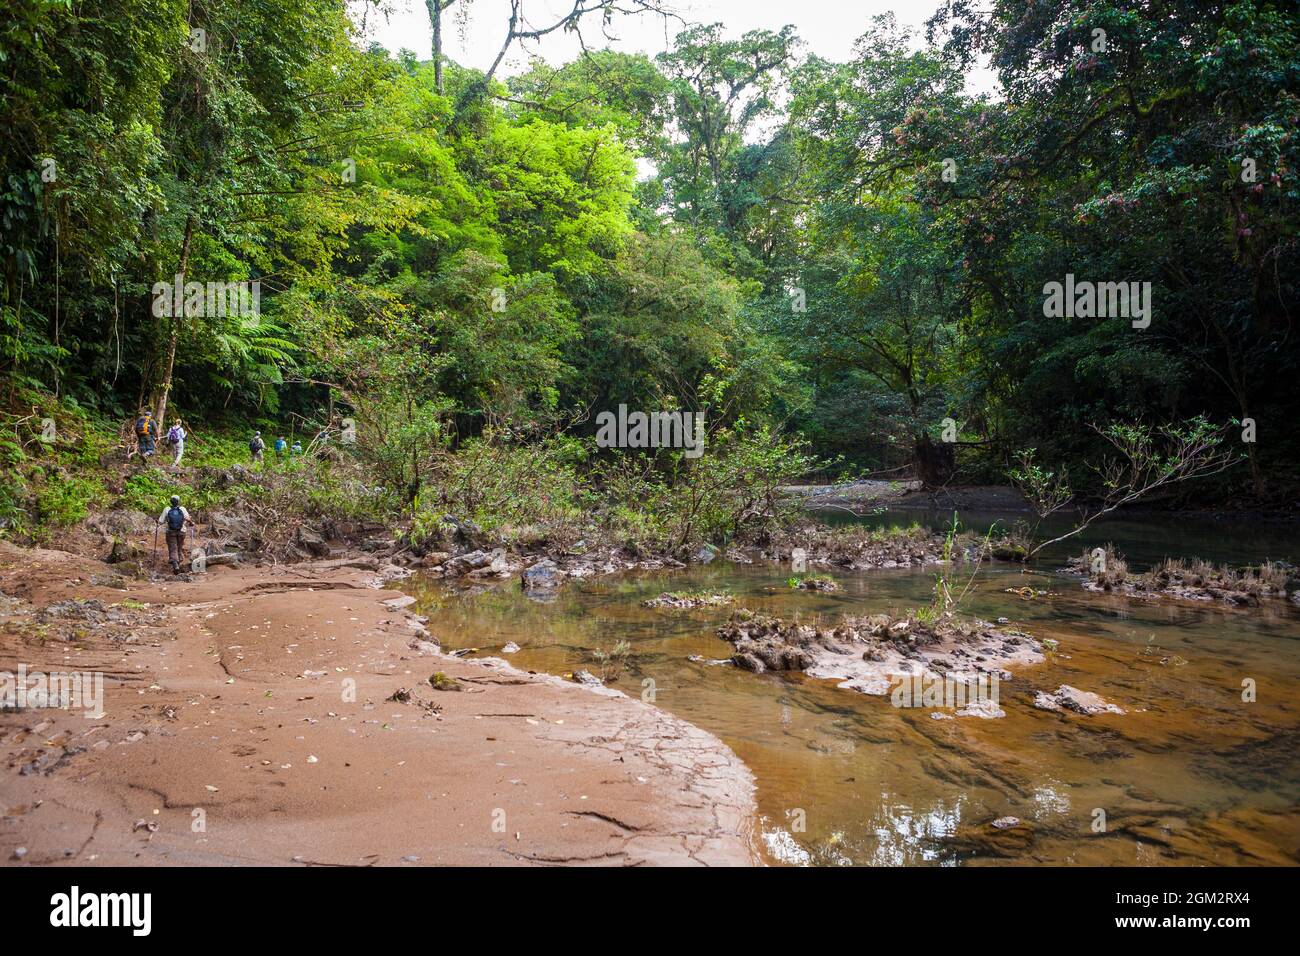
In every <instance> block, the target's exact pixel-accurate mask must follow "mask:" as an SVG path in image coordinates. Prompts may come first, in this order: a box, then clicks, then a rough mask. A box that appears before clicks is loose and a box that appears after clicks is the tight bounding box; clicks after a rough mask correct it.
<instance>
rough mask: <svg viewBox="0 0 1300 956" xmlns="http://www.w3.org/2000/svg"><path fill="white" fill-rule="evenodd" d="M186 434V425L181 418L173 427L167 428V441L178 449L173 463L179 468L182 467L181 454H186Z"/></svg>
mask: <svg viewBox="0 0 1300 956" xmlns="http://www.w3.org/2000/svg"><path fill="white" fill-rule="evenodd" d="M185 434H186V432H185V426H184V425H183V424H182V423H181V420H180V419H179V418H178V419H176V421H175V423H174V424H173V425H172V427H171V428H169V429H167V441H168V443H169V444H170V445H171V446H172V448H174V449H175V450H176V458H175V459H174V460H173V461H172V465H174V466H175V467H177V468H179V467H180V464H181V456H182V455H184V454H185Z"/></svg>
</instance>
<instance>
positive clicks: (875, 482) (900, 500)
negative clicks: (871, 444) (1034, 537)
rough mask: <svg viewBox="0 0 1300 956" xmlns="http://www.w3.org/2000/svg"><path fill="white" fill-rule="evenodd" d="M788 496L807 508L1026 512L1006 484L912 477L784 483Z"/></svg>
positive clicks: (1026, 507) (1024, 504)
mask: <svg viewBox="0 0 1300 956" xmlns="http://www.w3.org/2000/svg"><path fill="white" fill-rule="evenodd" d="M780 490H781V493H782V494H783V495H785V496H786V497H787V498H789V499H794V500H798V501H802V502H803V503H804V505H805V506H806V507H808V508H810V509H813V510H816V509H818V508H826V509H836V510H848V511H852V512H855V513H862V512H865V511H870V510H871V509H873V508H879V507H887V508H889V509H890V510H909V509H910V510H916V511H928V510H933V509H935V508H957V509H959V510H963V511H968V510H973V511H1005V512H1008V513H1013V514H1019V513H1024V514H1026V515H1028V514H1029V513H1030V512H1031V509H1030V506H1029V503H1028V502H1027V501H1026V500H1025V498H1024V496H1023V495H1022V494H1020V492H1018V491H1017V490H1016V489H1015V488H1013V487H1011V486H1009V485H963V486H952V487H948V488H931V489H927V488H926V487H925V486H924V485H923V484H922V483H921V482H920V481H918V480H916V479H913V478H905V479H899V480H897V481H883V480H880V479H873V478H867V479H863V480H861V481H852V482H843V483H840V484H833V485H787V486H785V487H783V488H781V489H780Z"/></svg>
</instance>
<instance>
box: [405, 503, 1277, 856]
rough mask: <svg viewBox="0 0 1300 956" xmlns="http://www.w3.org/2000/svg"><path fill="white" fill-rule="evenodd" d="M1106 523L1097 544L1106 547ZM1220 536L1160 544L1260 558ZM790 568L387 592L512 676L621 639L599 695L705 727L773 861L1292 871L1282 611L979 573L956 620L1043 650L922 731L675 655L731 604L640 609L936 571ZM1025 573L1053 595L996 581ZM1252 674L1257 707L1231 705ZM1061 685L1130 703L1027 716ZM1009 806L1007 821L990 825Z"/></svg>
mask: <svg viewBox="0 0 1300 956" xmlns="http://www.w3.org/2000/svg"><path fill="white" fill-rule="evenodd" d="M948 517H949V518H950V517H951V516H950V515H949V516H948ZM908 520H911V519H910V518H909V519H908ZM1128 528H1129V531H1134V530H1136V532H1137V540H1138V541H1139V542H1141V541H1144V540H1145V541H1151V540H1155V541H1157V542H1162V541H1163V540H1165V539H1162V538H1160V533H1161V532H1160V529H1158V528H1155V527H1145V528H1144V527H1142V526H1141V525H1140V523H1139V524H1138V525H1134V524H1133V523H1132V522H1130V523H1129V525H1128ZM1115 530H1117V529H1115V528H1111V529H1109V531H1110V532H1111V534H1110V539H1112V540H1113V539H1116V538H1119V540H1117V543H1121V542H1122V541H1123V538H1122V537H1120V536H1117V535H1116V534H1114V533H1113V532H1114V531H1115ZM1184 530H1185V529H1184ZM1237 534H1238V536H1237V537H1236V538H1234V539H1232V540H1229V538H1228V537H1227V536H1223V535H1219V536H1218V537H1217V538H1216V539H1215V540H1214V541H1212V542H1211V541H1201V542H1200V548H1199V550H1198V551H1196V552H1191V551H1183V552H1178V551H1168V550H1167V551H1165V553H1168V554H1171V555H1172V554H1179V553H1182V554H1186V555H1191V554H1193V553H1197V554H1200V555H1202V556H1205V557H1211V558H1221V557H1224V556H1225V555H1224V552H1225V551H1226V552H1229V553H1230V554H1236V553H1243V554H1244V553H1247V552H1249V556H1250V557H1251V558H1253V559H1258V557H1260V556H1261V555H1258V553H1256V552H1252V551H1251V544H1250V542H1251V540H1252V538H1251V537H1250V532H1245V533H1243V532H1242V531H1240V530H1239V531H1238V533H1237ZM1184 543H1185V541H1184ZM1132 545H1133V542H1132V541H1128V542H1126V543H1125V544H1124V547H1123V550H1126V551H1127V552H1129V553H1131V549H1132ZM1148 550H1149V551H1150V553H1152V554H1155V552H1156V551H1157V550H1164V549H1163V548H1161V547H1153V548H1150V549H1148ZM1163 556H1165V555H1164V554H1163V553H1162V554H1159V555H1158V557H1163ZM1270 556H1273V557H1276V556H1278V555H1277V554H1274V555H1270ZM1155 559H1156V558H1154V557H1153V558H1151V559H1150V560H1155ZM788 577H789V568H788V567H782V566H778V565H776V564H755V565H752V566H746V565H737V564H728V563H723V562H715V563H714V564H713V565H711V566H708V567H695V568H691V569H689V570H685V571H681V572H673V573H656V574H640V575H630V576H623V577H619V578H608V577H606V578H597V579H594V580H590V581H586V582H569V583H567V584H566V585H565V587H564V588H563V589H561V591H560V592H559V593H558V594H557V595H553V596H551V598H550V600H548V601H538V600H534V599H530V598H528V597H526V596H525V595H524V594H523V593H522V592H521V591H520V590H519V587H518V582H517V581H513V582H507V583H505V584H503V585H500V586H494V587H492V588H489V589H487V590H484V591H482V592H480V593H457V592H455V591H452V590H451V589H449V588H447V587H445V586H444V585H443V584H442V583H440V582H439V581H436V580H426V581H420V580H419V579H414V580H413V581H408V582H405V583H404V584H403V588H404V589H405V590H408V591H409V592H410V593H412V594H415V595H416V596H417V597H419V598H420V599H421V602H420V603H421V607H420V609H421V610H422V612H423V613H425V614H427V615H428V616H429V617H430V623H429V627H430V630H431V631H432V632H433V633H434V635H436V637H437V638H438V639H439V640H440V641H441V643H442V645H443V647H444V648H445V649H454V648H461V647H477V648H479V652H480V653H481V654H484V655H493V656H496V655H498V654H499V653H500V648H501V647H502V646H503V645H505V644H506V643H507V642H509V641H514V642H515V643H517V644H519V645H520V646H521V648H522V649H521V650H520V651H519V652H518V653H516V654H513V655H510V660H511V661H512V663H514V664H515V666H518V667H522V668H525V669H530V670H538V671H546V672H550V673H559V674H564V673H568V672H571V671H573V670H575V669H577V668H584V667H585V668H587V669H589V670H592V671H593V672H599V670H600V665H599V664H598V663H596V662H595V661H594V659H593V657H592V653H591V652H592V651H593V650H598V649H606V650H608V649H610V648H612V647H613V646H614V645H615V644H616V642H618V641H620V640H626V641H627V642H629V644H630V651H629V654H628V657H627V660H626V663H625V666H624V667H623V669H622V672H621V674H619V676H618V677H617V678H616V679H615V680H613V681H612V686H616V687H618V688H620V689H621V690H623V691H625V692H626V693H628V694H629V695H649V696H651V697H652V698H653V700H654V702H655V703H656V704H658V705H659V706H661V707H664V708H666V709H667V710H669V711H671V712H673V713H675V714H677V715H679V716H681V717H683V718H684V719H686V720H688V721H690V722H692V723H694V724H697V725H698V726H701V727H704V728H706V729H708V730H710V731H712V732H713V733H715V734H717V735H718V736H719V737H720V738H722V739H723V740H724V741H726V743H727V744H728V745H729V746H730V747H731V748H732V749H733V750H734V751H735V752H736V753H737V754H738V755H739V756H740V758H741V759H742V760H744V761H745V763H746V764H748V765H749V767H750V768H751V769H752V770H753V772H754V776H755V778H756V781H757V786H758V794H757V795H758V805H759V812H760V815H761V826H762V831H763V838H764V846H765V849H766V852H767V853H768V854H769V858H770V862H774V863H780V862H784V863H813V864H819V863H820V864H876V865H895V864H949V865H951V864H958V863H961V864H980V863H990V862H1000V863H1033V862H1042V863H1077V864H1102V865H1106V864H1116V865H1120V864H1132V865H1148V864H1159V865H1167V864H1227V865H1233V864H1259V863H1269V864H1280V865H1295V864H1296V863H1297V862H1300V809H1298V808H1297V804H1300V612H1297V610H1295V609H1293V608H1290V607H1278V608H1275V609H1272V610H1254V611H1241V610H1229V609H1222V608H1215V607H1208V606H1207V607H1188V606H1185V605H1172V604H1153V603H1149V602H1142V601H1136V600H1132V599H1126V598H1118V597H1109V596H1099V595H1093V594H1090V593H1088V592H1085V591H1083V590H1082V589H1081V587H1080V585H1079V581H1078V579H1077V578H1071V577H1067V576H1061V575H1056V574H1054V573H1052V572H1051V571H1050V569H1045V570H1044V571H1041V572H1038V573H1030V574H1024V573H1022V572H1020V571H1019V570H1018V569H1015V568H1011V567H1002V566H998V567H994V568H992V569H989V568H985V569H983V570H981V571H980V573H979V575H978V577H977V579H976V589H975V591H974V592H973V593H972V594H971V595H970V596H969V597H968V598H967V600H966V601H965V603H964V604H963V605H962V610H963V611H964V612H969V613H973V614H975V615H978V616H980V617H982V618H984V619H986V620H993V619H996V618H998V617H1007V618H1009V619H1010V620H1011V622H1012V623H1013V624H1015V625H1017V626H1020V627H1021V628H1023V629H1024V630H1026V631H1028V632H1030V633H1032V634H1033V635H1034V636H1036V637H1038V638H1040V639H1042V638H1051V639H1054V640H1056V641H1057V642H1058V647H1057V648H1056V650H1055V651H1054V652H1052V653H1049V654H1048V659H1047V660H1046V661H1045V662H1044V663H1042V664H1039V665H1034V666H1032V667H1028V668H1022V669H1020V670H1019V671H1017V672H1016V673H1015V679H1014V680H1011V681H1004V682H1002V684H1001V686H1000V689H999V690H1000V706H1001V708H1002V709H1003V710H1004V711H1005V712H1006V716H1005V717H1003V718H1000V719H991V720H984V719H979V718H960V719H953V720H936V719H933V718H932V717H931V711H929V710H925V709H921V708H896V707H894V706H892V704H891V702H890V699H889V698H888V697H870V696H864V695H861V694H858V693H855V692H853V691H848V690H841V689H839V688H837V687H836V686H835V684H834V682H831V681H823V680H815V679H811V678H807V677H805V676H803V675H801V674H785V675H774V674H763V675H755V674H751V673H748V672H744V671H740V670H738V669H736V668H734V667H730V666H716V665H709V664H706V663H693V662H691V661H689V660H688V659H687V658H688V657H689V656H690V655H699V656H701V657H703V658H706V659H713V658H726V657H727V656H729V654H730V645H728V644H727V643H726V642H724V641H723V640H721V639H720V638H718V637H717V636H716V635H715V633H714V629H715V628H716V627H717V625H718V624H719V623H721V622H722V621H724V620H725V619H726V618H727V617H728V616H729V614H730V609H728V608H715V609H707V610H696V611H679V610H671V609H650V608H645V607H642V606H641V601H643V600H645V599H647V598H650V597H654V596H655V595H657V594H659V593H660V592H662V591H666V590H709V591H728V592H730V593H732V594H734V595H735V597H736V600H737V604H738V605H742V606H746V607H750V608H753V609H755V610H762V611H765V612H768V613H775V614H779V615H781V616H784V617H786V618H802V619H812V618H821V619H824V620H835V619H837V618H838V617H839V615H840V614H843V613H852V614H863V613H875V612H880V611H902V610H905V609H907V608H909V607H915V606H918V605H921V604H924V603H926V602H927V601H928V600H929V597H930V593H931V589H932V587H933V584H934V575H933V572H932V571H927V572H920V571H913V570H880V571H868V572H859V573H836V574H835V577H836V578H837V579H838V580H839V582H840V583H841V584H842V586H843V590H842V591H840V592H836V593H830V594H824V593H806V592H799V591H791V590H790V589H789V588H788V587H787V586H786V580H787V578H788ZM1025 585H1031V586H1032V587H1034V588H1035V589H1038V590H1047V591H1048V592H1049V593H1048V594H1047V595H1045V596H1041V597H1034V598H1032V599H1031V598H1025V597H1021V596H1019V595H1016V594H1010V593H1006V590H1005V589H1007V588H1020V587H1023V586H1025ZM1248 679H1249V680H1252V681H1254V682H1255V686H1256V688H1257V700H1256V701H1255V702H1253V703H1247V702H1245V701H1243V699H1242V695H1243V681H1245V680H1248ZM1060 684H1071V685H1073V686H1075V687H1078V688H1081V689H1083V690H1089V691H1094V692H1096V693H1098V694H1100V695H1101V696H1102V697H1104V698H1105V699H1106V700H1108V701H1111V702H1113V703H1116V704H1118V705H1120V706H1121V707H1123V708H1124V710H1125V711H1126V713H1125V714H1124V715H1123V716H1115V715H1106V716H1097V717H1083V716H1079V715H1068V716H1066V715H1061V714H1055V713H1049V712H1046V711H1042V710H1038V709H1036V708H1034V707H1033V706H1032V705H1031V701H1032V700H1033V696H1034V691H1035V690H1049V691H1050V690H1054V689H1055V688H1056V687H1057V686H1058V685H1060ZM1005 816H1015V817H1018V818H1019V819H1020V820H1021V821H1023V824H1024V825H1022V826H1018V827H1014V828H1011V829H1007V830H995V829H994V828H992V827H990V826H989V824H990V823H991V821H993V820H994V819H997V818H1000V817H1005Z"/></svg>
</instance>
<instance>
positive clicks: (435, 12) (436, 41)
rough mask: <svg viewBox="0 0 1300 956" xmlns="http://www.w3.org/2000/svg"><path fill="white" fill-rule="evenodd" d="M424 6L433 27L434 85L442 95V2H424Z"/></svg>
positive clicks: (429, 0)
mask: <svg viewBox="0 0 1300 956" xmlns="http://www.w3.org/2000/svg"><path fill="white" fill-rule="evenodd" d="M424 5H425V7H427V8H428V10H429V22H430V23H431V24H432V25H433V85H434V87H436V88H437V90H438V92H439V93H442V0H424ZM448 5H449V6H450V4H448Z"/></svg>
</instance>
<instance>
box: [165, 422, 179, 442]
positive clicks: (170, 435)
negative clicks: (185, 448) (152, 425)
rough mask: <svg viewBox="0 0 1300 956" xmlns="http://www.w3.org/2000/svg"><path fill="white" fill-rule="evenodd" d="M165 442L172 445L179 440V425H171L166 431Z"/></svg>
mask: <svg viewBox="0 0 1300 956" xmlns="http://www.w3.org/2000/svg"><path fill="white" fill-rule="evenodd" d="M167 440H168V441H169V442H171V443H172V444H173V445H174V444H176V443H177V442H178V441H180V440H181V426H180V425H173V426H172V427H171V428H169V429H167Z"/></svg>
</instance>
